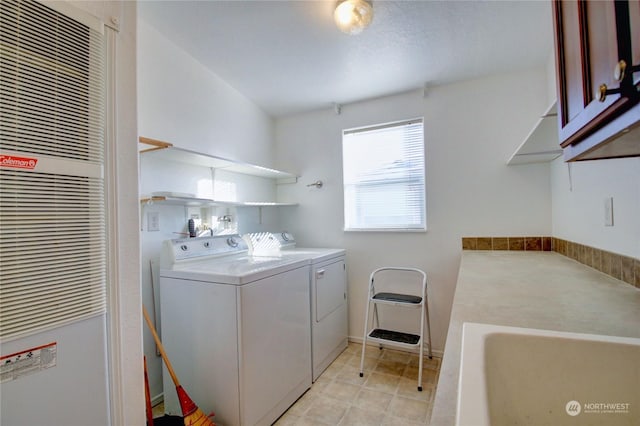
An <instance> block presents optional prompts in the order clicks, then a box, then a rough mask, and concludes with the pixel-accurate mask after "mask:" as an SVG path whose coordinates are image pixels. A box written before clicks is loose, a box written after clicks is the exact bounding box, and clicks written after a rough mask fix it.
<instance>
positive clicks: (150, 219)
mask: <svg viewBox="0 0 640 426" xmlns="http://www.w3.org/2000/svg"><path fill="white" fill-rule="evenodd" d="M159 230H160V213H159V212H148V213H147V231H149V232H153V231H159Z"/></svg>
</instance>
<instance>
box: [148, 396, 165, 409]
mask: <svg viewBox="0 0 640 426" xmlns="http://www.w3.org/2000/svg"><path fill="white" fill-rule="evenodd" d="M163 401H164V393H160V394H158V395H156V396H154V397H153V398H151V406H152V407H155V406H156V405H158V404H160V403H161V402H163Z"/></svg>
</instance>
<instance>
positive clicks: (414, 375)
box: [402, 365, 438, 384]
mask: <svg viewBox="0 0 640 426" xmlns="http://www.w3.org/2000/svg"><path fill="white" fill-rule="evenodd" d="M419 371H420V368H419V367H418V366H417V365H416V366H413V365H408V366H407V368H406V369H405V370H404V372H403V373H402V377H404V378H407V379H411V380H416V383H417V380H418V373H419ZM437 381H438V370H432V369H429V368H427V367H426V366H425V365H423V366H422V383H423V384H426V383H436V382H437Z"/></svg>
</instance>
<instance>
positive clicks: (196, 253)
mask: <svg viewBox="0 0 640 426" xmlns="http://www.w3.org/2000/svg"><path fill="white" fill-rule="evenodd" d="M246 251H247V243H246V242H245V241H244V240H243V239H242V237H240V235H237V234H234V235H219V236H216V237H199V238H180V239H176V240H167V241H165V242H164V247H163V254H162V256H163V260H162V262H163V264H166V263H175V262H180V261H183V260H188V259H195V258H200V257H204V256H222V255H227V254H234V253H238V254H240V253H242V252H246Z"/></svg>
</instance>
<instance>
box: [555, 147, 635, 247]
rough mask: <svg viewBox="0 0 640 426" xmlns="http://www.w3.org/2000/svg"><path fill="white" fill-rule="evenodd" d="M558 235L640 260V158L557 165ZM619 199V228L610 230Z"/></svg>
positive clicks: (616, 214) (616, 218) (556, 219)
mask: <svg viewBox="0 0 640 426" xmlns="http://www.w3.org/2000/svg"><path fill="white" fill-rule="evenodd" d="M551 183H552V187H551V188H552V206H553V209H552V222H553V236H554V237H557V238H562V239H565V240H569V241H574V242H577V243H580V244H585V245H588V246H592V247H596V248H599V249H602V250H607V251H611V252H614V253H618V254H622V255H625V256H631V257H635V258H636V259H638V258H640V158H621V159H611V160H597V161H584V162H575V163H564V162H563V161H562V160H561V159H558V160H556V161H554V162H553V164H552V166H551ZM608 197H613V223H614V226H605V225H604V200H605V198H608Z"/></svg>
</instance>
